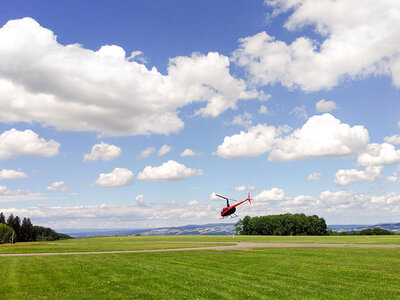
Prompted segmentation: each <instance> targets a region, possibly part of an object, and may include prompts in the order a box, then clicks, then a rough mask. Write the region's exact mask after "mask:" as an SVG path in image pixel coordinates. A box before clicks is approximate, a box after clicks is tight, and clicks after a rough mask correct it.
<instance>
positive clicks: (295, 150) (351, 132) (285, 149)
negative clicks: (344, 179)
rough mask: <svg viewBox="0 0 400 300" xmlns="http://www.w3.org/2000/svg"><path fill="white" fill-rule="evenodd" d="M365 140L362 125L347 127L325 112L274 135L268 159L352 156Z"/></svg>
mask: <svg viewBox="0 0 400 300" xmlns="http://www.w3.org/2000/svg"><path fill="white" fill-rule="evenodd" d="M368 141H369V134H368V131H367V130H366V129H365V128H364V127H363V126H353V127H350V125H348V124H346V123H341V122H340V120H338V119H336V118H335V117H334V116H332V115H331V114H329V113H325V114H323V115H316V116H312V117H311V118H310V119H308V121H307V122H306V123H305V124H304V125H303V127H301V128H300V129H297V130H295V131H294V132H293V133H292V134H290V135H289V136H286V137H282V138H277V139H276V140H275V144H274V148H273V149H272V151H271V153H270V155H269V158H268V160H270V161H289V160H301V159H307V158H313V157H321V156H329V157H339V156H353V155H357V154H358V153H359V152H361V151H362V150H363V149H364V148H365V147H366V145H367V143H368Z"/></svg>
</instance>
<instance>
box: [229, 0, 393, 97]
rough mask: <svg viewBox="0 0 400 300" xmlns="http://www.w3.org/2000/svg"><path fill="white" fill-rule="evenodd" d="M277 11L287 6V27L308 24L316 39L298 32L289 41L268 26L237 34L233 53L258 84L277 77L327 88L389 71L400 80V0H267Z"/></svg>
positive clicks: (287, 84)
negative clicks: (249, 33)
mask: <svg viewBox="0 0 400 300" xmlns="http://www.w3.org/2000/svg"><path fill="white" fill-rule="evenodd" d="M265 2H266V3H267V4H268V5H271V6H272V7H273V8H274V9H275V15H276V14H279V13H281V12H288V13H289V18H288V20H287V21H286V23H285V25H284V26H285V28H286V29H288V30H290V31H295V30H298V29H301V28H304V27H306V26H311V28H314V29H315V31H316V32H317V33H318V34H319V35H320V36H321V38H322V39H323V41H322V42H321V43H319V42H318V41H316V40H315V39H311V38H309V37H304V36H302V37H299V38H297V39H296V40H294V41H293V42H292V43H290V44H288V43H286V42H284V41H280V40H276V39H275V38H274V37H273V36H270V35H268V34H267V33H266V32H260V33H258V34H256V35H254V36H249V37H245V38H242V39H240V40H239V42H240V47H239V48H238V49H237V50H236V51H235V52H234V54H233V59H234V61H235V62H236V63H237V64H238V65H239V66H244V67H245V68H246V69H247V71H248V72H249V74H250V76H251V80H252V81H253V82H254V83H256V84H260V85H266V84H273V83H276V82H280V83H281V84H282V85H283V86H285V87H287V88H295V87H300V88H301V89H302V90H304V91H318V90H322V89H331V88H333V87H334V86H336V85H338V84H339V83H340V82H341V81H343V80H346V79H359V78H363V77H366V76H368V75H386V76H391V78H392V81H393V84H394V85H396V86H397V87H399V86H400V58H399V57H400V55H399V54H400V42H399V41H400V38H399V37H400V33H399V32H398V30H396V28H399V26H400V3H399V2H398V1H390V0H389V1H374V0H354V1H347V0H324V1H314V0H293V1H286V0H266V1H265Z"/></svg>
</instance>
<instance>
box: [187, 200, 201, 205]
mask: <svg viewBox="0 0 400 300" xmlns="http://www.w3.org/2000/svg"><path fill="white" fill-rule="evenodd" d="M197 205H199V201H197V200H191V201H189V202H188V203H187V206H197Z"/></svg>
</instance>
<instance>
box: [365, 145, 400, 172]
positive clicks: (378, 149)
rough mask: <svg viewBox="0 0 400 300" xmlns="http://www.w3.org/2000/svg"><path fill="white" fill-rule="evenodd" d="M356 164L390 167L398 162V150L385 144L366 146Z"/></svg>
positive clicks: (399, 158)
mask: <svg viewBox="0 0 400 300" xmlns="http://www.w3.org/2000/svg"><path fill="white" fill-rule="evenodd" d="M357 162H358V164H359V165H360V166H381V165H392V164H395V163H398V162H400V150H396V149H395V148H394V146H393V145H391V144H387V143H383V144H377V143H373V144H368V145H367V147H366V149H365V151H364V152H363V153H361V154H360V155H359V156H358V159H357Z"/></svg>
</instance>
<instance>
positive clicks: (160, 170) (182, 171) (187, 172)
mask: <svg viewBox="0 0 400 300" xmlns="http://www.w3.org/2000/svg"><path fill="white" fill-rule="evenodd" d="M196 175H204V172H203V171H202V170H200V169H191V168H187V167H186V166H185V165H183V164H180V163H178V162H176V161H174V160H169V161H167V162H165V163H163V164H162V165H161V166H159V167H151V166H147V167H145V168H144V169H143V171H142V172H140V173H139V175H138V179H141V180H148V181H175V180H183V179H186V178H189V177H191V176H196Z"/></svg>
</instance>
